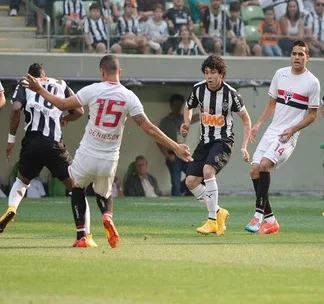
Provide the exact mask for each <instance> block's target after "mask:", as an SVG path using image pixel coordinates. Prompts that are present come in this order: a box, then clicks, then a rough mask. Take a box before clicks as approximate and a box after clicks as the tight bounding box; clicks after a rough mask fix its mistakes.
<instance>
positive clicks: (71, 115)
mask: <svg viewBox="0 0 324 304" xmlns="http://www.w3.org/2000/svg"><path fill="white" fill-rule="evenodd" d="M83 114H84V109H83V108H77V109H73V110H69V111H68V114H65V115H63V117H62V119H61V125H62V126H65V125H66V124H67V123H68V122H69V121H75V120H77V119H79V118H80V117H81V116H82V115H83Z"/></svg>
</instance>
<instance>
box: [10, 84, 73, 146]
mask: <svg viewBox="0 0 324 304" xmlns="http://www.w3.org/2000/svg"><path fill="white" fill-rule="evenodd" d="M41 83H42V86H43V87H44V88H45V89H46V90H47V91H49V92H50V93H52V94H54V95H57V96H59V97H62V98H65V97H69V96H71V95H73V91H72V90H71V89H70V88H69V87H68V86H67V85H66V83H65V81H64V80H56V79H54V78H45V79H41ZM16 101H18V102H20V103H22V105H23V109H24V114H25V131H26V133H27V132H40V133H42V134H43V135H44V136H46V137H49V138H51V139H53V140H55V141H60V140H61V138H62V131H61V125H60V118H61V115H62V111H61V110H59V109H58V108H56V107H54V106H53V105H52V104H51V103H50V102H48V101H47V100H44V98H43V97H42V96H40V95H39V94H38V93H35V92H33V91H31V90H29V89H26V88H24V87H23V86H21V85H20V84H18V85H17V87H16V90H15V92H14V94H13V96H12V101H11V102H16Z"/></svg>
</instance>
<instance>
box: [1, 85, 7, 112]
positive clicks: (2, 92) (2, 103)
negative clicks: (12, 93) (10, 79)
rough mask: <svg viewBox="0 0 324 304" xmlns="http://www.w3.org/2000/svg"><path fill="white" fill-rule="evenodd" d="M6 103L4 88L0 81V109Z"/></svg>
mask: <svg viewBox="0 0 324 304" xmlns="http://www.w3.org/2000/svg"><path fill="white" fill-rule="evenodd" d="M5 104H6V97H5V95H4V89H3V86H2V83H1V81H0V109H1V108H2V107H4V105H5Z"/></svg>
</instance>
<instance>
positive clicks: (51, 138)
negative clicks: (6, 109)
mask: <svg viewBox="0 0 324 304" xmlns="http://www.w3.org/2000/svg"><path fill="white" fill-rule="evenodd" d="M28 73H29V74H30V75H33V76H34V77H36V78H38V79H39V83H40V85H41V86H42V88H43V89H44V90H46V91H48V92H53V94H55V95H56V96H58V97H69V96H71V95H73V91H72V90H71V89H70V88H69V87H68V86H67V84H66V83H65V81H64V80H57V79H54V78H49V77H47V76H46V73H45V70H44V68H43V66H42V65H41V64H39V63H34V64H32V65H31V66H30V67H29V70H28ZM22 109H23V110H24V114H25V132H26V133H25V136H24V138H23V140H22V147H21V150H20V157H19V161H18V177H17V178H16V181H15V183H14V184H13V186H12V188H11V191H10V194H9V200H8V206H9V208H8V210H7V211H6V212H5V213H4V214H3V215H2V216H1V218H0V233H2V232H3V231H4V229H5V228H6V226H7V225H8V223H9V222H10V221H12V220H13V218H14V217H15V215H16V213H17V209H18V206H19V204H20V202H21V201H22V199H23V197H24V195H25V193H26V190H27V188H28V187H29V184H30V181H31V180H32V179H33V178H35V177H37V176H38V175H39V173H40V172H41V171H42V169H43V167H47V168H48V169H49V171H50V172H51V174H52V176H53V177H57V178H58V179H59V180H60V181H62V182H63V183H64V185H65V187H66V188H67V189H68V191H71V189H72V180H71V178H70V176H69V172H68V167H69V165H70V164H71V163H72V158H71V156H70V154H69V153H68V151H67V150H66V148H65V145H64V144H63V142H62V131H61V125H65V124H66V123H67V122H68V121H73V120H76V119H78V118H79V117H80V116H82V115H83V109H82V108H79V109H76V110H73V111H69V114H67V115H65V116H63V115H62V114H63V113H62V111H61V110H59V109H58V108H57V107H55V106H53V105H52V104H51V103H49V102H48V101H47V100H45V99H44V98H43V97H42V96H40V95H39V94H37V93H35V92H33V91H31V90H29V89H26V88H24V87H23V86H22V85H21V84H19V85H18V86H17V87H16V90H15V92H14V94H13V97H12V109H11V113H10V133H9V135H8V143H7V148H6V154H7V159H8V160H9V159H10V157H11V155H12V152H13V148H14V145H15V139H16V137H15V135H16V132H17V129H18V126H19V122H20V112H21V110H22ZM86 219H87V225H86V226H87V235H86V237H87V238H88V240H89V243H90V244H91V246H93V247H96V246H97V245H96V244H95V243H94V241H93V240H92V236H91V234H90V230H89V229H90V214H89V208H88V207H87V215H86Z"/></svg>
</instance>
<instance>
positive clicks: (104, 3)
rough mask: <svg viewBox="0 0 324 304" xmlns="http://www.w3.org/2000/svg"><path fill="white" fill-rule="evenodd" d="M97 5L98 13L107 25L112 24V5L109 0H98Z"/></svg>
mask: <svg viewBox="0 0 324 304" xmlns="http://www.w3.org/2000/svg"><path fill="white" fill-rule="evenodd" d="M98 5H99V7H100V13H101V15H102V16H103V17H104V19H105V21H106V22H107V23H111V22H113V18H112V9H113V8H112V7H113V5H112V3H111V1H110V0H98Z"/></svg>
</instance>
